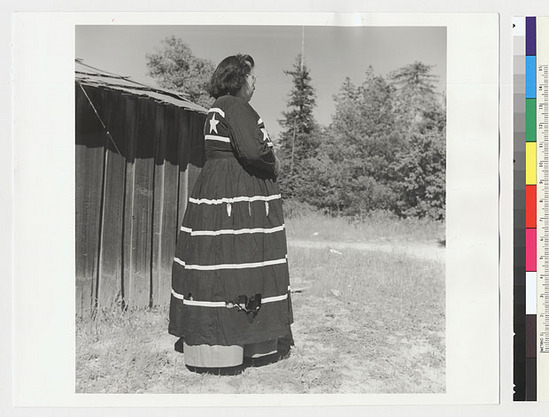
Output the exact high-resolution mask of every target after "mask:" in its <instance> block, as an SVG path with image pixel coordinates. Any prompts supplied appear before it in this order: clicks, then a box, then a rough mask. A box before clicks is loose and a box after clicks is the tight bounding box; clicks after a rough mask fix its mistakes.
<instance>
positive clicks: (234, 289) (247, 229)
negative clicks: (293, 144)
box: [169, 54, 293, 372]
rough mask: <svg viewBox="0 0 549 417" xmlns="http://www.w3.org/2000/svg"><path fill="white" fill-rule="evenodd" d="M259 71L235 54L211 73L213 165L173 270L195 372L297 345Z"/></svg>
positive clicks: (184, 346) (183, 344)
mask: <svg viewBox="0 0 549 417" xmlns="http://www.w3.org/2000/svg"><path fill="white" fill-rule="evenodd" d="M254 65H255V63H254V60H253V59H252V57H251V56H249V55H241V54H238V55H234V56H229V57H227V58H225V59H224V60H223V61H221V63H220V64H219V65H218V67H217V68H216V70H215V71H214V73H213V75H212V79H211V82H210V86H209V89H210V94H211V95H212V97H214V98H215V99H216V100H215V102H214V104H213V105H212V108H211V109H210V110H209V112H208V115H207V118H206V122H205V126H204V137H205V149H206V163H205V165H204V168H203V169H202V171H201V173H200V175H199V177H198V178H197V181H196V183H195V186H194V188H193V190H192V192H191V196H190V198H189V202H188V206H187V210H186V212H185V215H184V219H183V223H182V225H181V230H180V231H179V239H178V244H177V249H176V254H175V259H174V262H173V268H172V295H171V302H170V323H169V333H170V334H172V335H174V336H177V337H179V340H178V343H176V349H177V350H180V351H181V350H182V351H183V353H184V360H185V364H186V365H187V367H188V368H189V369H191V370H195V371H219V372H221V371H223V370H225V371H230V370H234V369H238V368H239V367H241V366H243V364H246V363H253V362H254V361H256V362H258V361H264V362H269V361H274V360H277V359H278V358H280V357H282V356H285V355H286V354H287V353H288V352H289V349H290V345H292V344H293V340H292V335H291V330H290V325H291V323H292V321H293V316H292V307H291V300H290V283H289V273H288V260H287V245H286V233H285V225H284V217H283V213H282V201H281V196H280V190H279V187H278V184H277V181H276V178H277V175H278V173H277V169H278V163H277V160H276V158H275V155H274V150H273V144H272V142H271V140H270V138H269V135H268V134H267V131H266V129H265V125H264V123H263V121H262V120H261V118H260V117H259V115H258V114H257V113H256V111H255V110H254V109H253V108H252V107H251V106H250V104H249V101H250V99H251V97H252V95H253V93H254V90H255V74H254Z"/></svg>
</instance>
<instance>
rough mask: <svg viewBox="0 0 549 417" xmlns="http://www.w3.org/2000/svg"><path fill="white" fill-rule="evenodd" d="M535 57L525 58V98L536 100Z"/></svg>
mask: <svg viewBox="0 0 549 417" xmlns="http://www.w3.org/2000/svg"><path fill="white" fill-rule="evenodd" d="M536 88H537V87H536V57H535V56H526V98H536Z"/></svg>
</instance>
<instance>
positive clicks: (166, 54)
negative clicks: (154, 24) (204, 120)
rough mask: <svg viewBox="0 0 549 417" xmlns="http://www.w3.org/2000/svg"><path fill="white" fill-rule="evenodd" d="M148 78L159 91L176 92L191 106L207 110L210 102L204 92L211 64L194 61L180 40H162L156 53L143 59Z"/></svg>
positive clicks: (209, 75) (195, 59) (174, 38)
mask: <svg viewBox="0 0 549 417" xmlns="http://www.w3.org/2000/svg"><path fill="white" fill-rule="evenodd" d="M146 59H147V68H148V69H149V72H148V75H150V76H151V77H153V78H154V79H156V80H157V82H158V84H159V85H160V87H162V88H166V89H169V90H175V91H180V92H182V93H184V94H186V95H187V96H188V97H189V100H191V101H192V102H194V103H197V104H200V105H202V106H204V107H209V106H210V105H211V104H212V102H213V99H212V98H211V97H210V95H209V94H208V92H207V91H206V86H207V85H208V83H209V81H210V78H211V76H212V73H213V71H214V69H215V67H214V64H213V63H212V62H211V61H209V60H207V59H202V58H198V57H196V56H195V55H194V54H193V52H192V50H191V48H190V47H189V46H188V45H187V44H185V43H184V42H183V40H182V39H180V38H176V37H175V36H171V37H167V38H166V39H164V40H163V41H162V42H161V44H160V46H159V47H158V48H157V51H156V52H154V53H150V54H147V55H146Z"/></svg>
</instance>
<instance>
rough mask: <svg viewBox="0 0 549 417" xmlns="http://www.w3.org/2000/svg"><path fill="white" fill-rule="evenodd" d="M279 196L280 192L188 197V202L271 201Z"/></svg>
mask: <svg viewBox="0 0 549 417" xmlns="http://www.w3.org/2000/svg"><path fill="white" fill-rule="evenodd" d="M279 198H281V196H280V194H273V195H266V196H263V195H256V196H253V197H246V196H241V197H230V198H228V197H224V198H217V199H211V200H210V199H208V198H200V199H197V198H193V197H191V198H189V202H191V203H194V204H223V203H239V202H242V201H247V202H253V201H272V200H277V199H279Z"/></svg>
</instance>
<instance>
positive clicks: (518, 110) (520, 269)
mask: <svg viewBox="0 0 549 417" xmlns="http://www.w3.org/2000/svg"><path fill="white" fill-rule="evenodd" d="M525 61H526V19H525V18H524V17H517V18H515V19H513V113H514V114H513V148H514V163H513V177H514V184H513V191H514V192H513V199H514V211H513V248H514V251H513V265H514V266H513V268H514V270H513V295H514V300H513V331H514V339H513V362H514V363H513V382H514V394H513V399H514V400H515V401H525V400H526V399H527V395H526V393H527V391H526V386H527V384H526V379H527V378H526V375H527V373H528V375H529V377H530V378H529V379H530V382H529V384H528V386H529V387H530V391H529V392H530V394H531V393H532V389H531V383H532V378H531V371H530V372H527V366H526V277H525V271H526V240H525V236H524V231H525V229H526V222H525V220H526V206H525V202H526V200H525V193H526V187H525V185H526V154H525V146H524V143H525V138H526V100H525V91H526V73H525V69H526V64H525ZM530 399H531V395H530Z"/></svg>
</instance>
